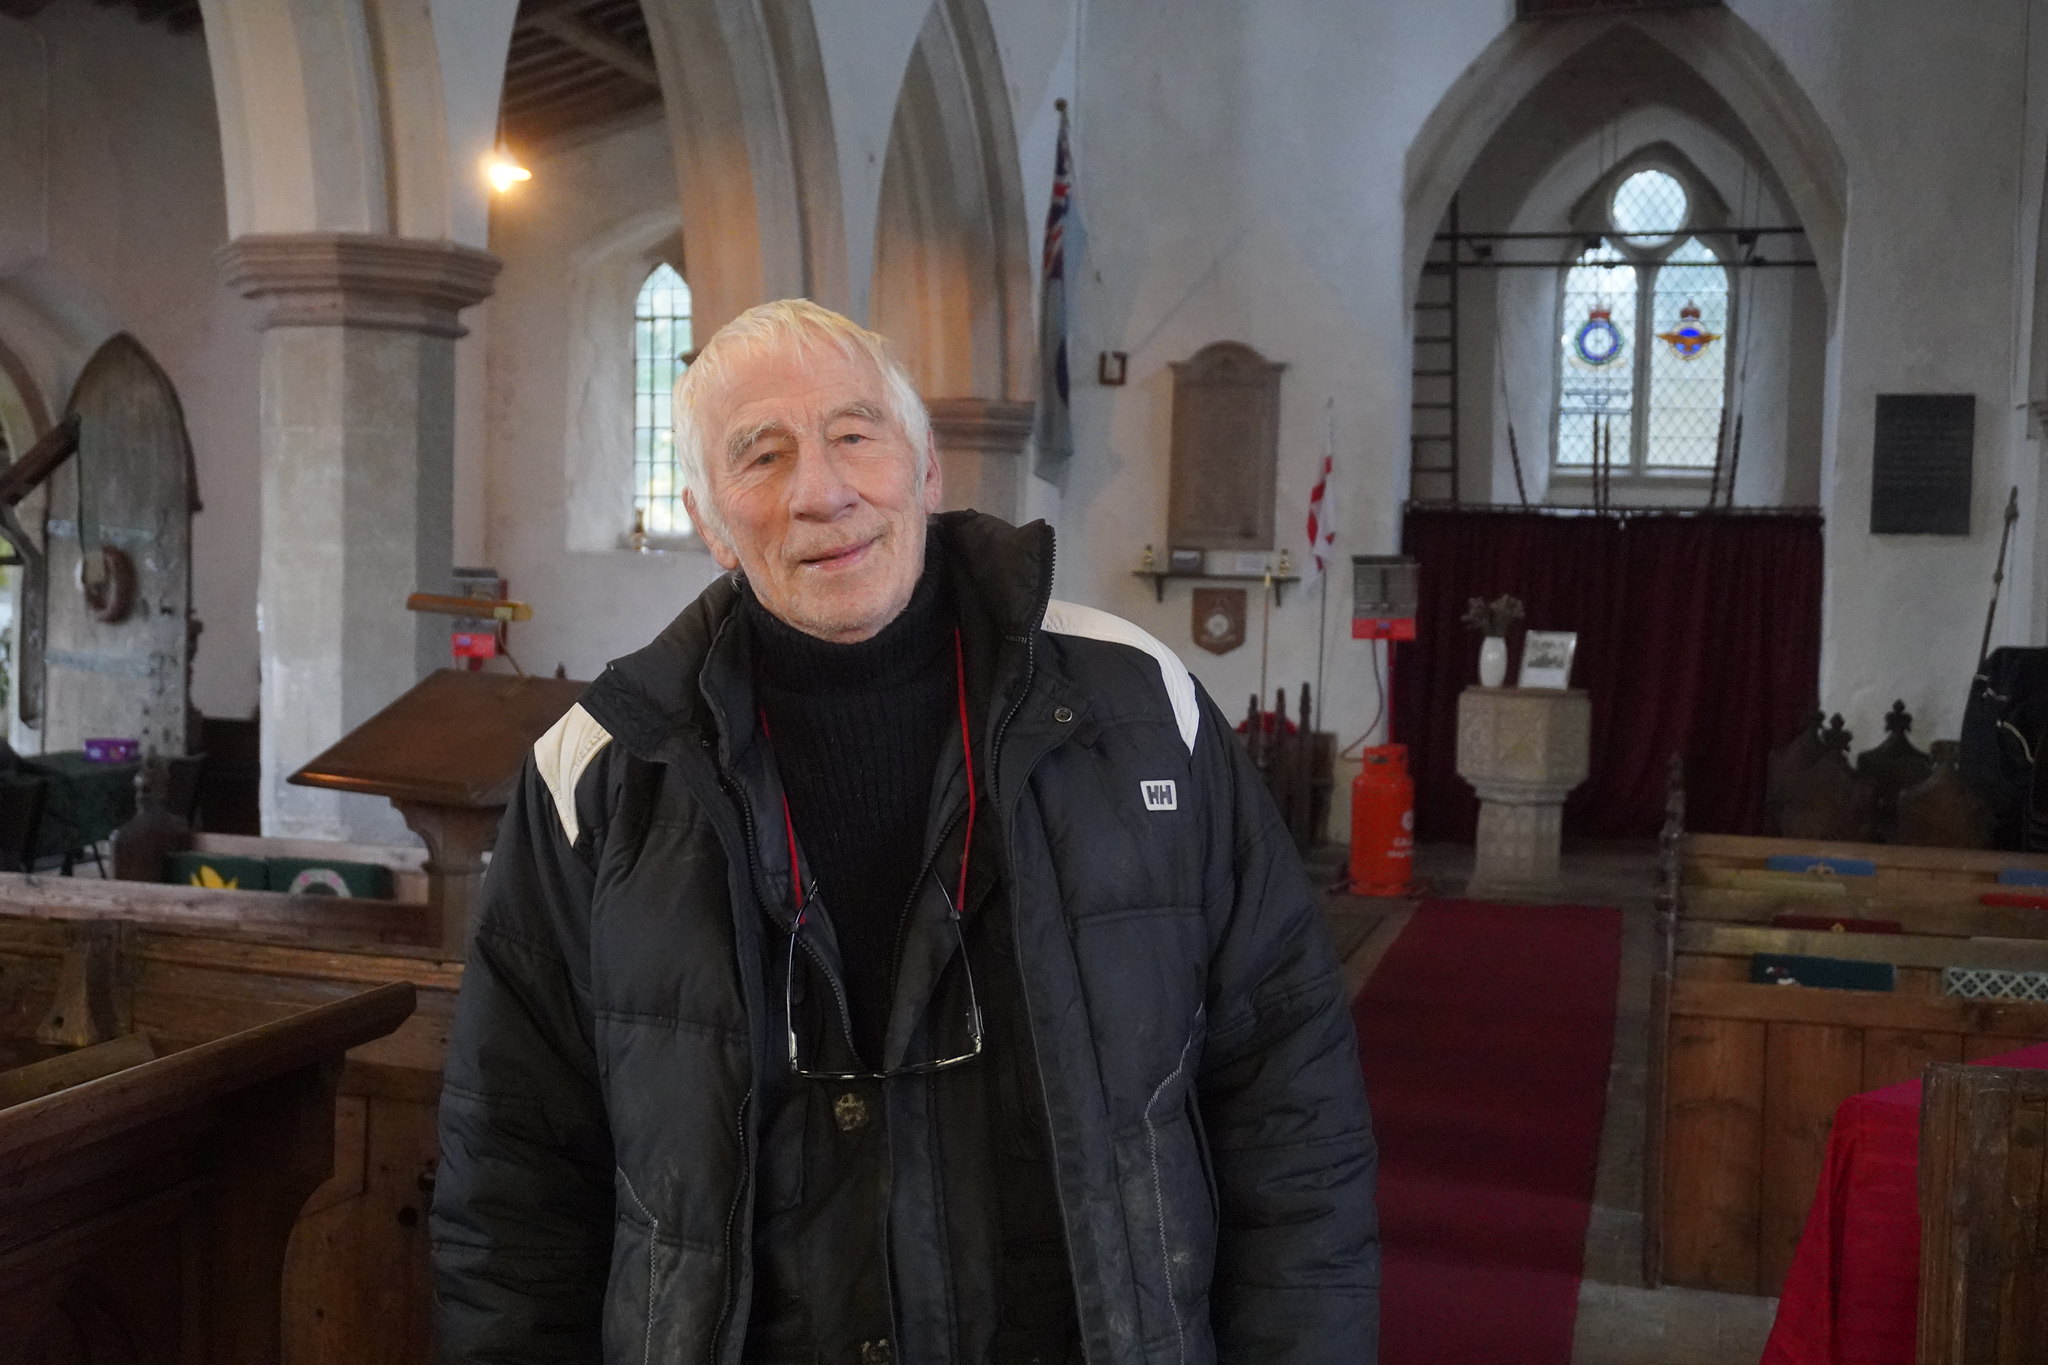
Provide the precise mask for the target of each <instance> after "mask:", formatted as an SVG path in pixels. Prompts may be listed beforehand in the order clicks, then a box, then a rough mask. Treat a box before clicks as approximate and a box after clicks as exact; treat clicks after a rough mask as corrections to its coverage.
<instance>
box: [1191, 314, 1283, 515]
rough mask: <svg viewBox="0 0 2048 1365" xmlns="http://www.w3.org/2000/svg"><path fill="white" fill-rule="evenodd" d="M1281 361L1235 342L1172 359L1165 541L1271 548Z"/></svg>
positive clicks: (1205, 348) (1278, 439)
mask: <svg viewBox="0 0 2048 1365" xmlns="http://www.w3.org/2000/svg"><path fill="white" fill-rule="evenodd" d="M1286 368H1287V367H1286V366H1285V365H1282V364H1276V363H1275V362H1273V361H1270V360H1267V359H1266V358H1265V357H1264V356H1262V355H1260V354H1259V353H1258V352H1257V351H1255V350H1253V349H1252V348H1251V347H1249V346H1246V345H1244V344H1243V343H1241V342H1236V341H1218V342H1215V343H1212V344H1211V345H1208V346H1204V347H1203V348H1202V349H1201V350H1199V351H1197V352H1195V354H1194V356H1193V357H1192V358H1190V359H1188V360H1185V361H1175V362H1174V365H1173V453H1172V470H1173V474H1172V486H1171V489H1170V491H1169V493H1168V496H1167V512H1166V522H1167V526H1166V543H1167V544H1169V545H1171V546H1174V547H1175V548H1176V549H1179V548H1183V547H1186V548H1191V549H1198V550H1270V549H1272V548H1273V491H1274V488H1273V486H1274V481H1275V477H1276V475H1277V472H1278V468H1279V449H1280V372H1281V371H1282V370H1284V369H1286Z"/></svg>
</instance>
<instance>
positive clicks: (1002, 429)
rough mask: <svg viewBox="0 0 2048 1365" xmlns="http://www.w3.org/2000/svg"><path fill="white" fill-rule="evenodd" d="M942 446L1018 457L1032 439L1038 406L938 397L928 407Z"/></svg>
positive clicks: (993, 400)
mask: <svg viewBox="0 0 2048 1365" xmlns="http://www.w3.org/2000/svg"><path fill="white" fill-rule="evenodd" d="M925 410H926V411H927V412H928V413H930V415H931V419H932V439H933V440H935V441H937V442H938V443H939V445H940V446H941V447H947V448H952V449H967V450H980V451H986V452H988V453H990V454H999V455H1017V454H1021V453H1022V452H1023V450H1024V443H1025V442H1026V441H1028V440H1030V439H1031V423H1032V418H1033V417H1034V415H1035V414H1036V411H1037V409H1036V407H1035V406H1034V405H1033V404H1030V403H1019V402H1015V401H1013V400H1011V399H1008V398H934V399H932V400H931V401H930V402H928V403H926V404H925Z"/></svg>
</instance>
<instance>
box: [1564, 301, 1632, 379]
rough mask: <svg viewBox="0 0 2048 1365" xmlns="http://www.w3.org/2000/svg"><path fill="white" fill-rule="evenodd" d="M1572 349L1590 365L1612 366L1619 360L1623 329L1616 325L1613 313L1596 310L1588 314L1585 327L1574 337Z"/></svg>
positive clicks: (1601, 309) (1604, 309) (1605, 310)
mask: <svg viewBox="0 0 2048 1365" xmlns="http://www.w3.org/2000/svg"><path fill="white" fill-rule="evenodd" d="M1572 349H1573V350H1575V351H1577V352H1578V353H1579V359H1581V360H1583V361H1585V362H1586V363H1587V364H1588V365H1610V364H1612V363H1613V362H1614V361H1616V360H1617V359H1619V358H1620V356H1621V329H1620V328H1619V327H1616V326H1615V325H1614V314H1613V312H1612V311H1611V310H1609V309H1606V308H1595V309H1593V310H1592V311H1591V312H1590V313H1588V314H1587V316H1586V321H1585V323H1584V325H1582V326H1581V327H1580V328H1579V330H1578V333H1577V335H1575V336H1573V337H1572Z"/></svg>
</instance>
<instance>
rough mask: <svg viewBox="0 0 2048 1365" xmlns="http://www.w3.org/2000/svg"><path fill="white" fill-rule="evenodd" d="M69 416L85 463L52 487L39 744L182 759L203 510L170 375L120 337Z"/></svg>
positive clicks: (96, 365) (61, 474) (82, 382)
mask: <svg viewBox="0 0 2048 1365" xmlns="http://www.w3.org/2000/svg"><path fill="white" fill-rule="evenodd" d="M70 410H71V411H72V412H75V413H77V414H78V418H79V429H78V454H77V455H76V456H74V457H73V458H72V459H70V460H69V461H67V462H66V463H65V464H64V465H63V466H62V467H61V468H59V469H58V471H57V472H56V474H55V475H53V476H52V477H51V479H50V484H49V488H50V497H49V502H48V504H47V511H46V513H45V520H44V523H43V544H44V547H45V550H46V553H47V555H48V561H49V566H48V569H49V578H48V591H47V595H46V598H45V603H44V611H45V613H46V614H45V626H44V630H43V632H42V634H43V638H44V651H43V668H42V670H41V673H42V677H41V679H40V681H42V682H43V684H44V685H43V688H42V689H41V690H42V694H43V695H42V698H41V700H42V707H41V723H42V730H43V747H44V748H45V749H46V750H55V749H76V748H80V747H82V745H83V742H84V740H85V739H86V738H87V737H88V736H110V737H114V738H122V739H136V740H139V741H141V744H142V747H143V749H144V750H145V751H152V750H153V751H155V752H158V753H165V754H182V753H185V752H187V751H188V742H189V740H190V736H189V734H188V733H187V720H186V712H187V704H188V697H189V695H190V691H191V667H192V644H193V639H192V637H193V635H194V633H195V632H194V626H193V622H192V514H193V512H195V511H196V510H198V498H197V486H198V485H197V479H196V477H195V476H194V473H193V466H192V443H191V440H190V439H189V438H188V437H187V436H186V434H185V414H184V410H183V409H182V408H181V407H180V405H179V403H178V394H177V391H176V390H175V389H173V388H172V387H171V381H170V379H169V378H168V377H167V376H166V375H165V374H164V372H163V370H162V369H161V368H159V367H158V365H157V363H156V361H155V360H153V359H152V358H151V357H150V354H149V352H147V351H145V350H144V349H143V348H142V345H141V343H139V342H137V341H136V340H135V338H133V337H131V336H128V335H127V334H126V333H123V334H121V335H119V336H116V337H114V338H113V339H112V340H110V341H108V342H107V343H106V345H104V346H102V347H100V349H99V351H98V352H97V353H95V354H94V356H93V358H92V359H91V360H90V361H88V362H87V363H86V367H85V370H84V372H83V373H82V374H80V375H79V377H78V383H77V385H76V386H75V387H74V388H73V389H72V391H71V403H70ZM253 533H254V528H251V534H253ZM35 609H36V608H35V604H33V603H31V604H29V606H28V610H29V611H30V612H34V611H35ZM23 662H24V664H25V665H27V664H29V663H30V661H29V660H27V659H24V661H23ZM27 672H28V669H27V668H25V669H24V673H25V674H26V673H27ZM24 681H25V682H26V681H27V679H26V677H25V679H24ZM28 693H29V689H28V688H27V687H25V688H24V693H23V698H22V700H23V702H24V713H23V719H24V720H27V719H29V713H28V711H27V709H26V705H27V703H28V702H29V695H28Z"/></svg>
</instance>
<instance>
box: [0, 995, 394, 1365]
mask: <svg viewBox="0 0 2048 1365" xmlns="http://www.w3.org/2000/svg"><path fill="white" fill-rule="evenodd" d="M412 995H413V993H412V991H411V990H410V988H408V987H405V986H403V985H389V986H384V987H381V988H373V989H370V990H368V991H354V992H350V993H348V994H346V995H345V996H344V997H343V998H340V999H335V1000H330V1001H328V1002H327V1003H325V1004H320V1005H315V1006H313V1007H312V1008H309V1009H304V1010H294V1011H287V1012H285V1013H284V1014H283V1015H282V1016H281V1017H277V1018H274V1019H271V1020H269V1021H267V1022H264V1023H259V1024H256V1025H254V1026H253V1027H249V1028H245V1029H237V1030H233V1031H231V1032H227V1033H225V1034H222V1035H219V1036H216V1037H212V1038H209V1039H207V1040H205V1041H194V1043H193V1044H192V1045H191V1046H189V1047H186V1048H183V1049H180V1050H177V1051H175V1052H173V1054H172V1055H170V1056H166V1057H160V1058H156V1059H154V1060H146V1061H142V1062H140V1063H139V1064H135V1065H130V1066H127V1067H125V1068H123V1069H120V1070H117V1071H115V1072H113V1073H112V1074H108V1075H104V1076H101V1077H99V1078H97V1079H94V1080H90V1081H87V1082H84V1083H82V1084H78V1085H74V1086H71V1087H68V1088H64V1089H59V1090H57V1091H55V1092H54V1093H49V1094H43V1095H40V1096H37V1097H35V1098H30V1099H25V1100H23V1101H21V1102H20V1103H16V1104H12V1105H9V1106H8V1107H6V1108H4V1109H0V1341H4V1342H5V1343H6V1351H7V1354H8V1358H9V1359H11V1360H19V1361H22V1362H24V1365H67V1363H68V1362H71V1361H77V1360H90V1361H109V1362H111V1361H115V1360H123V1361H125V1360H131V1359H133V1360H141V1359H150V1360H156V1359H163V1360H170V1359H173V1358H175V1359H179V1360H189V1361H199V1360H204V1361H207V1362H210V1363H211V1365H270V1362H273V1361H276V1360H277V1359H279V1353H280V1344H281V1342H280V1337H281V1324H282V1315H281V1314H280V1311H279V1302H280V1299H279V1285H280V1278H281V1268H282V1263H283V1260H284V1257H285V1248H286V1241H287V1238H288V1237H289V1236H290V1235H291V1233H292V1228H293V1224H294V1223H295V1221H297V1218H298V1210H299V1208H300V1206H301V1205H302V1204H303V1203H304V1202H305V1200H306V1196H307V1194H308V1192H309V1191H311V1190H312V1189H313V1187H314V1186H316V1185H318V1184H319V1183H320V1182H321V1180H322V1179H323V1178H324V1177H325V1176H326V1174H327V1172H328V1171H329V1169H330V1168H331V1166H332V1152H331V1150H330V1144H331V1141H332V1135H333V1123H334V1112H335V1109H334V1104H335V1101H334V1094H335V1083H336V1081H337V1079H338V1077H339V1075H340V1072H341V1069H342V1068H341V1055H342V1053H343V1051H344V1050H345V1049H348V1048H351V1047H355V1046H358V1045H363V1044H367V1043H368V1042H370V1040H372V1039H375V1038H377V1037H379V1036H380V1035H383V1034H386V1033H389V1032H390V1031H391V1030H392V1029H393V1028H394V1027H395V1026H397V1025H398V1023H399V1022H400V1021H401V1020H402V1019H403V1018H404V1017H405V1016H406V1015H407V1014H408V1013H409V1012H410V1011H411V1008H412ZM138 1347H139V1348H140V1349H141V1352H142V1354H137V1353H136V1349H137V1348H138Z"/></svg>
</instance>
